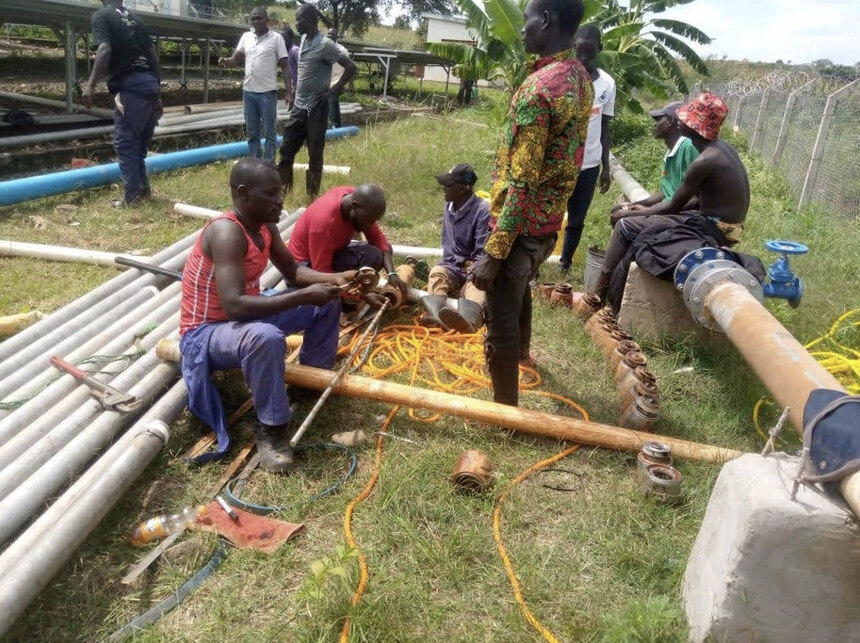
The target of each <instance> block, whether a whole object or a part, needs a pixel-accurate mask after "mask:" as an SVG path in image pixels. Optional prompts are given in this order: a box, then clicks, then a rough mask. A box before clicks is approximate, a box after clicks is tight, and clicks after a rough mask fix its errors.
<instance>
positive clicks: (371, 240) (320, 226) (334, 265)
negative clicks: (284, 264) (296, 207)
mask: <svg viewBox="0 0 860 643" xmlns="http://www.w3.org/2000/svg"><path fill="white" fill-rule="evenodd" d="M384 215H385V193H384V192H383V191H382V188H380V187H379V186H378V185H375V184H373V183H363V184H361V185H359V186H356V187H351V186H348V185H343V186H339V187H336V188H332V189H331V190H329V191H328V192H326V193H325V194H323V195H322V196H321V197H320V198H319V199H317V200H316V201H314V202H313V203H311V204H310V206H308V209H307V210H305V212H304V214H302V216H301V218H300V219H299V221H298V223H296V227H295V228H294V229H293V233H292V234H291V235H290V253H291V254H292V255H293V257H294V258H295V260H296V261H298V262H299V263H300V264H304V265H306V266H308V267H310V268H313V269H314V270H316V271H318V272H342V271H344V270H355V269H357V268H361V267H362V266H370V267H371V268H374V269H375V270H380V269H382V268H383V267H384V268H385V271H386V272H387V273H388V281H389V283H391V284H393V285H395V286H397V287H398V288H400V289H401V290H402V291H403V293H404V295H405V294H406V288H407V286H406V284H405V283H404V282H403V280H401V279H400V277H398V276H397V273H396V272H394V261H393V259H392V257H391V244H390V243H388V239H387V238H386V237H385V234H384V233H383V232H382V230H381V229H380V228H379V224H378V221H379V220H380V219H381V218H382V217H383V216H384ZM356 232H361V233H362V234H363V235H364V238H365V239H367V242H366V243H365V242H362V241H354V240H353V238H354V237H355V235H356ZM372 299H375V298H374V297H373V295H370V296H369V297H365V300H366V301H368V303H372V304H373V303H380V302H378V301H372Z"/></svg>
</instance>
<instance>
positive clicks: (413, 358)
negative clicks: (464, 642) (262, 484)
mask: <svg viewBox="0 0 860 643" xmlns="http://www.w3.org/2000/svg"><path fill="white" fill-rule="evenodd" d="M358 341H359V339H358V338H357V337H356V338H353V340H352V342H350V344H349V345H348V346H346V347H344V348H342V349H341V351H342V352H344V353H350V352H352V349H353V348H355V344H357V343H358ZM372 341H373V344H374V346H375V347H374V348H373V349H372V350H371V352H370V356H369V357H368V359H367V361H366V362H365V363H364V364H363V365H362V367H361V370H362V372H364V373H365V374H367V375H369V376H370V377H373V378H383V377H388V376H390V375H397V374H405V373H407V372H408V373H409V383H410V385H413V386H414V385H423V386H425V387H427V388H431V389H435V390H438V391H445V392H448V393H456V394H459V395H470V394H472V393H475V392H477V391H479V390H485V389H487V388H489V387H490V385H491V381H490V379H489V378H488V377H487V376H486V375H485V374H484V372H483V368H484V346H483V337H482V336H481V335H478V334H474V335H465V334H457V333H454V332H453V331H448V332H443V331H442V330H440V329H436V328H424V327H422V326H418V325H417V324H415V325H409V324H399V325H393V326H389V327H388V328H386V329H385V330H384V331H380V333H379V334H378V335H377V337H376V339H374V340H372ZM366 348H367V346H362V347H361V350H359V351H356V357H355V358H354V363H357V362H358V361H359V357H358V356H359V355H361V354H363V353H364V350H365V349H366ZM540 383H541V377H540V374H539V373H538V372H537V371H536V370H535V369H533V368H528V367H524V366H520V389H521V390H523V391H525V392H532V393H534V394H535V395H541V396H544V397H549V398H552V399H556V400H560V401H562V402H564V403H566V404H568V405H570V406H571V407H572V408H574V409H575V410H577V411H578V412H579V413H580V414H581V415H582V417H583V418H584V419H586V420H587V419H588V414H587V413H586V412H585V410H584V409H582V407H580V406H579V405H577V404H576V403H575V402H573V401H572V400H569V399H567V398H565V397H562V396H561V395H556V394H554V393H545V392H541V391H535V390H534V389H535V388H537V387H538V386H540ZM399 410H400V407H399V406H394V407H392V409H391V411H389V413H388V416H387V417H386V418H385V421H384V422H383V424H382V429H381V431H380V435H379V438H378V439H377V441H376V457H375V460H374V464H373V472H372V473H371V476H370V479H369V480H368V481H367V484H366V485H365V486H364V488H363V489H362V490H361V493H359V494H358V495H357V496H356V497H355V498H354V499H353V500H352V502H350V503H349V506H347V508H346V512H345V514H344V518H343V526H344V532H345V534H346V541H347V544H348V545H349V546H350V547H353V548H355V550H356V551H357V552H358V567H359V580H358V586H357V587H356V589H355V592H353V595H352V599H351V600H350V605H351V606H352V607H353V608H354V607H356V606H357V605H358V604H359V602H361V598H362V596H363V595H364V592H365V591H366V589H367V582H368V578H369V571H368V566H367V559H366V557H365V556H364V554H363V553H362V551H361V549H360V548H359V547H358V544H357V543H356V540H355V536H354V534H353V531H352V518H353V515H354V513H355V509H356V507H357V506H358V505H359V504H360V503H362V502H363V501H364V500H366V499H367V498H368V497H369V496H370V494H371V493H372V492H373V489H374V487H375V486H376V483H377V481H378V480H379V470H380V466H381V464H382V444H383V440H384V438H385V432H386V430H387V429H388V427H389V426H390V425H391V422H392V420H393V419H394V417H395V415H397V412H398V411H399ZM408 415H409V417H410V418H412V419H414V420H417V421H419V422H427V423H429V422H435V421H436V420H437V419H439V414H433V415H430V416H426V417H425V416H421V415H418V414H417V413H416V412H415V410H414V409H408ZM578 448H579V445H575V446H572V447H569V448H567V449H565V450H564V451H562V452H561V453H558V454H556V455H554V456H552V457H551V458H549V459H547V460H543V461H541V462H538V463H537V464H534V465H532V466H531V467H529V468H528V469H526V470H525V471H524V472H522V473H521V474H520V475H519V476H517V478H516V479H515V480H514V481H513V482H511V484H510V485H508V487H507V488H506V489H505V490H504V491H503V492H502V495H501V496H500V497H499V499H498V501H497V503H496V508H495V510H494V512H493V536H494V538H495V540H496V546H497V548H498V552H499V556H500V557H501V558H502V563H503V564H504V566H505V571H506V573H507V575H508V579H509V581H510V583H511V587H512V589H513V592H514V598H515V599H516V601H517V604H518V605H519V606H520V609H521V610H522V612H523V615H524V616H525V618H526V621H528V623H529V624H530V625H531V626H532V627H534V628H535V629H536V630H537V631H538V632H540V634H541V636H543V637H544V639H546V640H547V641H557V639H556V638H555V636H553V634H552V633H551V632H550V631H549V630H548V629H546V628H545V627H544V626H543V625H542V624H541V622H540V621H539V620H538V619H537V618H536V617H535V616H534V614H532V612H531V610H529V608H528V605H527V604H526V602H525V598H524V597H523V595H522V590H521V589H520V585H519V581H518V580H517V577H516V573H515V571H514V568H513V565H512V563H511V560H510V556H509V555H508V552H507V550H506V549H505V546H504V544H503V543H502V533H501V521H502V504H503V503H504V501H505V498H506V497H507V496H508V494H509V493H510V491H511V489H513V487H514V486H516V485H517V484H519V483H520V482H522V481H523V480H525V479H526V478H527V477H528V476H529V475H531V474H532V473H534V472H535V471H539V470H541V469H543V468H545V467H547V466H549V465H551V464H553V463H554V462H558V461H559V460H561V459H562V458H565V457H566V456H568V455H570V454H571V453H573V452H574V451H576V449H578ZM350 625H351V619H350V617H349V616H347V617H346V619H345V620H344V623H343V626H342V628H341V632H340V641H341V643H347V641H349V633H350Z"/></svg>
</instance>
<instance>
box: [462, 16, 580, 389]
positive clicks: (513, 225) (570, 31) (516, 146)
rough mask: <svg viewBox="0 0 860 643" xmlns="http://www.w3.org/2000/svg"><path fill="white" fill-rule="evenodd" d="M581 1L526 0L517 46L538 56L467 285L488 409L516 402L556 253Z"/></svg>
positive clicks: (576, 156) (575, 133)
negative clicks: (480, 329) (481, 317)
mask: <svg viewBox="0 0 860 643" xmlns="http://www.w3.org/2000/svg"><path fill="white" fill-rule="evenodd" d="M583 11H584V9H583V3H582V0H531V2H529V4H528V6H527V7H526V9H525V12H524V14H523V18H524V25H523V31H522V35H523V45H524V47H525V50H526V52H527V53H533V54H537V55H538V56H539V59H538V60H537V62H535V63H534V65H533V71H532V73H531V74H530V75H529V76H528V77H527V78H526V80H525V81H524V82H523V84H522V86H521V87H520V88H519V89H518V90H517V91H516V93H515V94H514V96H513V98H512V99H511V112H510V116H509V119H508V123H507V126H506V130H505V135H504V139H503V142H502V146H501V148H500V149H499V153H498V156H497V157H496V165H495V168H494V171H493V186H492V188H491V190H490V213H491V215H492V217H493V218H492V219H491V222H490V224H491V227H493V228H494V229H493V232H492V234H491V235H490V238H489V239H488V240H487V244H486V246H485V247H484V255H483V256H482V257H481V259H479V260H478V262H477V263H476V264H475V268H474V269H473V272H472V280H473V282H474V284H475V286H477V287H478V288H480V289H481V290H484V291H486V292H487V301H486V313H487V320H486V321H487V337H486V345H485V349H486V356H487V369H488V370H489V372H490V377H491V378H492V380H493V396H494V399H495V401H496V402H501V403H503V404H510V405H512V406H516V405H517V403H518V402H519V395H518V379H519V362H520V361H521V360H523V361H524V360H528V359H529V346H530V343H531V318H532V299H531V291H530V289H529V281H530V280H531V279H533V278H534V276H535V274H536V273H537V270H538V267H539V266H540V264H541V263H543V261H544V260H545V259H546V258H547V257H548V256H549V254H550V253H551V252H552V249H553V247H554V246H555V242H556V238H557V236H558V235H557V233H558V230H559V228H560V227H561V222H562V219H563V218H564V213H565V209H566V206H567V198H568V197H569V196H570V194H571V193H572V192H573V188H574V186H575V185H576V179H577V176H578V175H579V169H580V167H581V166H582V158H583V154H584V152H585V138H586V133H587V130H588V119H589V116H590V114H591V105H592V102H593V100H594V89H593V87H592V84H591V78H590V77H589V75H588V72H587V71H586V70H585V68H584V67H583V66H582V64H581V63H580V62H579V61H578V60H576V57H575V55H574V53H573V51H572V50H571V45H572V42H573V36H574V34H575V33H576V30H577V29H578V27H579V21H580V20H581V19H582V14H583Z"/></svg>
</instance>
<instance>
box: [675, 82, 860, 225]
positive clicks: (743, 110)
mask: <svg viewBox="0 0 860 643" xmlns="http://www.w3.org/2000/svg"><path fill="white" fill-rule="evenodd" d="M703 89H707V90H708V91H712V92H714V93H716V94H718V95H720V96H722V97H723V98H724V99H725V101H726V102H727V104H728V106H729V122H730V123H731V124H732V125H733V126H734V128H735V130H740V131H741V132H743V133H744V134H745V135H746V137H747V139H748V140H749V144H750V150H751V151H754V152H757V153H758V154H760V155H761V156H762V158H764V159H765V160H766V161H768V162H769V163H771V164H772V165H775V166H778V167H779V168H780V169H781V170H782V172H783V173H784V174H785V176H786V178H787V179H788V183H789V185H790V186H791V188H792V190H793V191H794V194H795V197H796V198H797V201H798V208H800V207H802V206H804V205H806V204H808V203H810V202H811V201H817V202H819V203H823V204H825V205H827V206H828V207H829V208H830V209H832V210H833V211H834V212H836V213H838V214H840V215H843V216H845V217H847V218H857V217H858V216H860V79H858V80H855V81H853V82H851V83H847V84H846V83H844V82H839V81H834V80H829V79H822V78H810V77H809V76H807V75H806V74H771V75H770V76H767V77H765V78H763V79H761V80H760V81H747V80H736V81H730V82H727V83H715V84H711V85H710V86H706V87H704V88H703V87H702V86H699V85H696V86H694V87H693V90H692V91H691V95H695V94H696V93H698V92H700V91H702V90H703Z"/></svg>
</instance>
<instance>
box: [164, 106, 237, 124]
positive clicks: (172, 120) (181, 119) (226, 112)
mask: <svg viewBox="0 0 860 643" xmlns="http://www.w3.org/2000/svg"><path fill="white" fill-rule="evenodd" d="M242 113H243V108H242V107H228V108H226V109H220V110H214V111H211V112H205V113H202V114H200V113H198V114H165V115H164V116H162V117H161V119H160V120H159V121H158V125H159V127H165V126H167V125H180V124H182V123H194V122H197V121H203V120H208V119H210V118H220V117H221V116H230V115H232V114H242Z"/></svg>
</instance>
